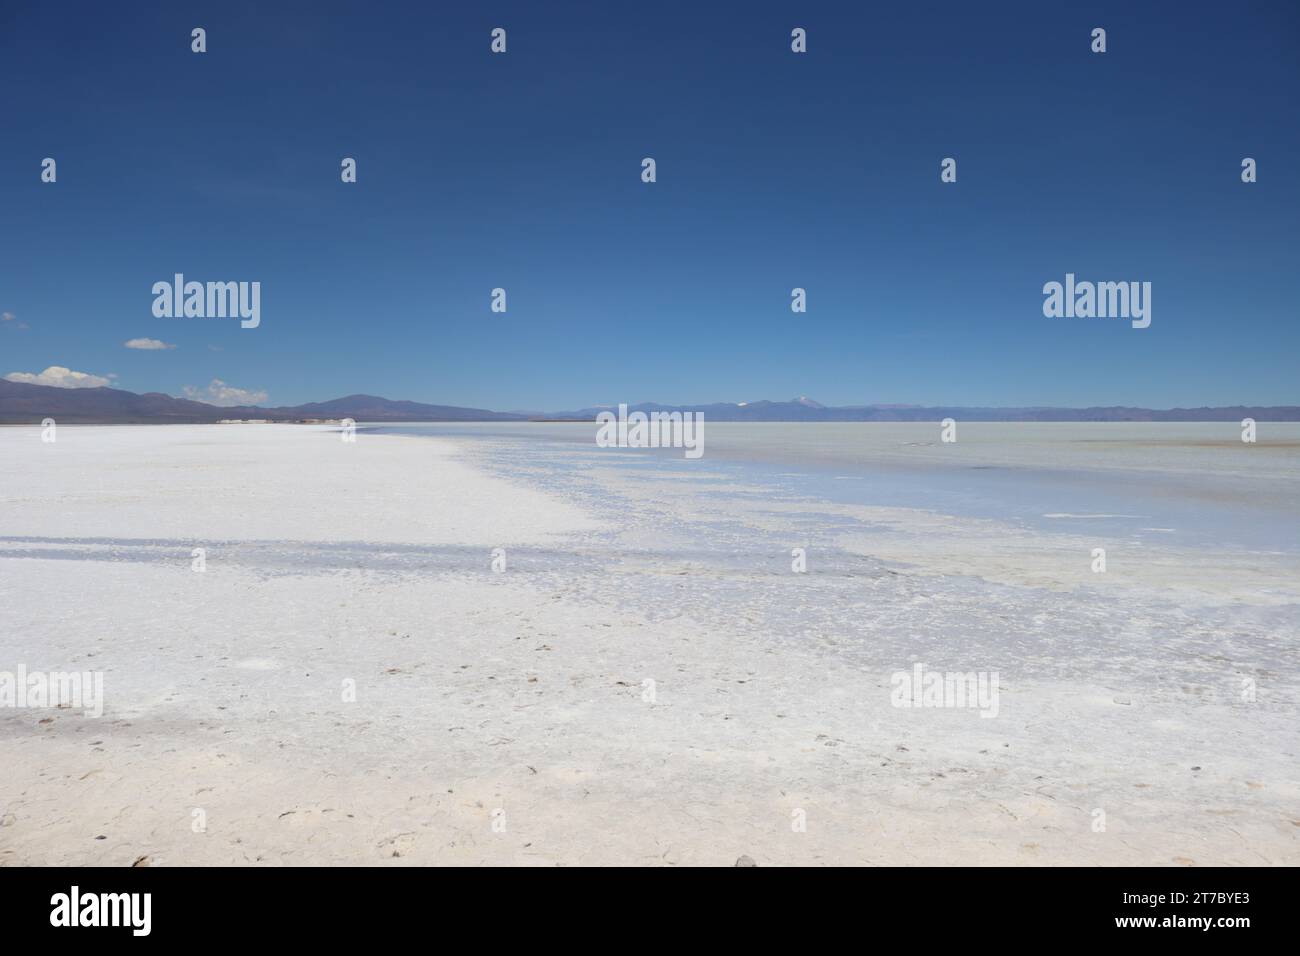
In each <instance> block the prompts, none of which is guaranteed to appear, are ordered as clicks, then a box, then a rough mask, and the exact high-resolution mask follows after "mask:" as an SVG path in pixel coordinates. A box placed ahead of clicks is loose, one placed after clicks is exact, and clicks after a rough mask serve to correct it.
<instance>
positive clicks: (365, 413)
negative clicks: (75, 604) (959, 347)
mask: <svg viewBox="0 0 1300 956" xmlns="http://www.w3.org/2000/svg"><path fill="white" fill-rule="evenodd" d="M612 409H614V406H609V405H599V406H592V407H590V408H581V409H576V410H573V411H563V412H494V411H489V410H487V409H483V408H462V407H459V406H456V405H427V404H425V403H423V402H406V401H394V400H392V399H388V398H380V397H378V396H375V395H348V396H345V397H344V398H336V399H332V400H330V401H327V402H311V403H308V404H306V405H289V406H280V407H274V408H268V407H262V406H257V405H243V406H235V407H224V406H216V405H209V404H207V403H205V402H196V401H191V400H190V399H184V398H174V397H173V396H171V395H164V394H162V393H161V392H146V393H144V394H142V395H137V394H136V393H134V392H128V391H124V390H122V389H117V388H54V387H51V386H48V385H30V384H27V383H25V382H9V381H5V380H3V379H0V424H37V423H39V422H40V421H41V420H42V419H45V418H53V419H54V420H55V421H57V422H59V423H60V424H64V423H66V424H165V423H176V424H199V423H205V422H218V421H223V420H230V419H257V420H270V421H277V422H301V421H313V420H322V419H341V418H351V419H354V420H355V421H358V422H517V421H592V420H594V419H595V417H596V415H597V413H598V412H602V411H610V410H612ZM628 411H629V412H631V411H641V412H656V411H657V412H675V411H682V412H702V413H703V415H704V419H705V421H717V422H933V421H940V420H942V419H944V418H954V419H958V420H960V421H997V422H1202V421H1240V420H1241V419H1243V418H1253V419H1255V420H1256V421H1274V422H1276V421H1300V406H1297V405H1270V406H1249V405H1233V406H1227V407H1215V408H1209V407H1201V408H1172V409H1152V408H1134V407H1129V406H1094V407H1089V408H1051V407H1029V408H982V407H961V406H955V405H954V406H921V405H844V406H838V407H836V406H826V405H822V404H820V403H819V402H816V401H813V400H812V399H810V398H803V397H801V398H793V399H790V400H789V401H784V402H771V401H759V402H739V403H735V402H716V403H713V404H707V405H660V404H656V403H653V402H640V403H637V404H629V405H628Z"/></svg>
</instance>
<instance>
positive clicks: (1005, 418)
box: [547, 398, 1300, 422]
mask: <svg viewBox="0 0 1300 956" xmlns="http://www.w3.org/2000/svg"><path fill="white" fill-rule="evenodd" d="M610 410H612V409H611V407H610V406H607V405H601V406H594V407H592V408H582V409H578V410H577V411H572V412H558V413H556V414H554V415H550V416H547V417H548V418H551V419H568V420H587V419H594V418H595V417H596V414H597V413H598V412H602V411H610ZM628 411H629V412H633V411H640V412H647V413H648V412H702V413H703V414H704V420H705V421H706V422H710V421H712V422H937V421H942V420H943V419H945V418H954V419H957V420H958V421H967V422H972V421H974V422H980V421H983V422H1228V421H1237V422H1239V421H1241V420H1242V419H1243V418H1253V419H1255V420H1256V421H1260V422H1295V421H1300V405H1272V406H1265V407H1261V406H1247V405H1234V406H1229V407H1224V408H1172V409H1153V408H1130V407H1127V406H1122V405H1114V406H1106V407H1101V406H1094V407H1092V408H1050V407H1032V408H967V407H962V406H957V405H952V406H922V405H842V406H838V407H835V406H826V405H822V404H820V403H818V402H814V401H812V400H811V399H808V398H795V399H791V400H790V401H788V402H768V401H762V402H739V403H722V402H718V403H714V404H710V405H659V404H657V403H654V402H638V403H636V404H629V405H628Z"/></svg>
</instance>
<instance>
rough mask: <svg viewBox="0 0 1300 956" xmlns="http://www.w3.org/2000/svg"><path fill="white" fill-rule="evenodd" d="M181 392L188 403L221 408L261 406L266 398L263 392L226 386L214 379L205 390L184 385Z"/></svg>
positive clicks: (219, 380)
mask: <svg viewBox="0 0 1300 956" xmlns="http://www.w3.org/2000/svg"><path fill="white" fill-rule="evenodd" d="M183 391H184V393H185V397H186V398H188V399H189V400H190V401H193V402H207V403H208V404H209V405H220V406H222V407H223V408H227V407H229V406H231V405H261V404H262V403H263V402H265V401H266V398H267V394H266V392H264V391H257V390H255V389H247V388H236V387H235V386H233V385H227V384H226V383H225V382H223V381H222V380H221V379H219V378H214V379H213V380H212V381H211V382H209V383H208V387H207V388H195V387H194V386H193V385H186V386H185V388H184V389H183Z"/></svg>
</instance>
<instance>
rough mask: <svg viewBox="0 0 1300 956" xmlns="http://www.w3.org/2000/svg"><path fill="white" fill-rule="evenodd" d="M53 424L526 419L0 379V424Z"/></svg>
mask: <svg viewBox="0 0 1300 956" xmlns="http://www.w3.org/2000/svg"><path fill="white" fill-rule="evenodd" d="M43 418H53V419H54V420H55V421H57V422H59V423H60V424H65V423H66V424H91V423H105V424H135V423H139V424H144V423H152V424H165V423H168V422H174V423H178V424H180V423H188V424H200V423H203V422H217V421H221V420H222V419H230V418H255V419H270V420H271V421H280V422H283V421H288V422H294V421H303V420H304V419H313V418H352V419H355V420H356V421H359V422H509V421H525V420H526V418H527V416H524V415H512V414H508V413H505V412H491V411H487V410H486V409H482V408H459V407H457V406H454V405H424V404H421V403H420V402H394V401H391V400H390V399H387V398H379V397H377V396H374V395H349V396H347V397H346V398H336V399H333V400H332V401H328V402H312V403H310V404H307V405H290V406H281V407H277V408H262V407H259V406H256V405H242V406H237V407H234V408H227V407H218V406H216V405H208V404H207V403H205V402H193V401H190V400H188V399H184V398H173V397H172V396H170V395H163V394H161V393H159V392H148V393H146V394H144V395H137V394H135V393H134V392H127V391H123V390H122V389H117V388H52V387H50V386H48V385H28V384H26V383H23V382H7V381H5V380H4V379H0V423H5V424H14V423H19V422H22V423H28V422H31V423H35V422H39V421H40V420H41V419H43Z"/></svg>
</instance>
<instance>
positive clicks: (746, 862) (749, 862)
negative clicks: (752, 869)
mask: <svg viewBox="0 0 1300 956" xmlns="http://www.w3.org/2000/svg"><path fill="white" fill-rule="evenodd" d="M736 866H758V864H757V863H755V862H754V858H753V857H752V856H742V857H741V858H740V859H738V860H736Z"/></svg>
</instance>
